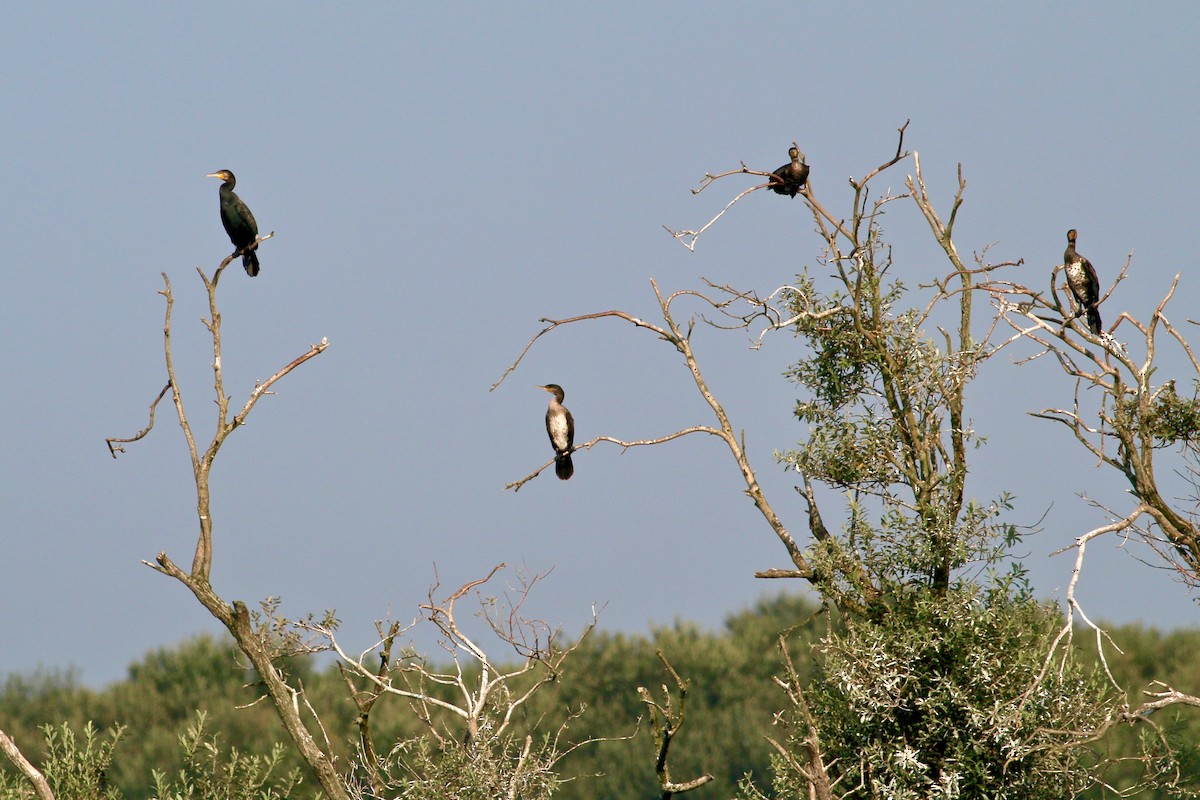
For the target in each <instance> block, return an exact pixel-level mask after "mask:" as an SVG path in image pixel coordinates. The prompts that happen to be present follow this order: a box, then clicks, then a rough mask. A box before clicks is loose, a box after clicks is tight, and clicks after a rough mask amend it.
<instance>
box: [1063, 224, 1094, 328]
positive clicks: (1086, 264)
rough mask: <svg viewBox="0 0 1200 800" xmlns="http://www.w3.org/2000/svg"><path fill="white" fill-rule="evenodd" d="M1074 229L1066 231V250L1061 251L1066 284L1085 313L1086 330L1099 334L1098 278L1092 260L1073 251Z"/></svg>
mask: <svg viewBox="0 0 1200 800" xmlns="http://www.w3.org/2000/svg"><path fill="white" fill-rule="evenodd" d="M1075 236H1076V233H1075V229H1074V228H1072V229H1071V230H1069V231H1067V251H1066V252H1065V253H1063V264H1065V265H1066V270H1065V272H1066V273H1067V286H1069V287H1070V289H1071V294H1073V295H1075V302H1076V303H1078V304H1079V307H1080V309H1082V310H1083V311H1084V312H1086V313H1087V324H1088V330H1090V331H1091V332H1092V333H1094V334H1096V335H1097V336H1099V335H1100V331H1101V330H1102V326H1101V323H1100V309H1099V308H1098V306H1099V304H1100V279H1099V278H1098V277H1096V268H1095V267H1093V266H1092V262H1090V261H1088V260H1087V259H1086V258H1084V257H1083V256H1081V255H1080V254H1079V253H1077V252H1075Z"/></svg>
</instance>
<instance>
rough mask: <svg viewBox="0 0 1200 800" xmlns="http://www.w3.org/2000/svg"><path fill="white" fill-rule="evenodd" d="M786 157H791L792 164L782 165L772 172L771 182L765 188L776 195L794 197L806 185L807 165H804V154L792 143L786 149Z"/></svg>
mask: <svg viewBox="0 0 1200 800" xmlns="http://www.w3.org/2000/svg"><path fill="white" fill-rule="evenodd" d="M788 155H789V156H791V159H792V163H790V164H784V165H783V166H782V167H780V168H779V169H777V170H775V171H774V172H772V173H771V182H770V183H769V184H767V186H768V188H770V189H771V191H773V192H775V193H777V194H786V195H791V196H792V197H795V196H796V192H798V191H800V190H801V189H803V188H804V184H806V183H808V164H805V163H804V153H801V152H800V148H799V147H796V145H795V144H794V143H793V144H792V146H791V147H789V148H788Z"/></svg>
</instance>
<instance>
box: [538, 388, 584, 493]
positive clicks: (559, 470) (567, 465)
mask: <svg viewBox="0 0 1200 800" xmlns="http://www.w3.org/2000/svg"><path fill="white" fill-rule="evenodd" d="M537 388H539V389H543V390H545V391H547V392H549V393H550V394H552V395H554V396H553V397H552V398H550V407H549V408H547V409H546V433H548V434H550V446H551V447H553V448H554V474H555V475H557V476H558V477H559V479H560V480H564V481H565V480H567V479H568V478H570V477H571V476H572V475H574V474H575V465H574V464H572V463H571V450H573V449H574V446H575V418H574V417H572V416H571V412H570V411H568V410H567V407H566V406H564V405H563V404H562V401H563V398H564V397H566V396H567V395H566V393H565V392H564V391H563V389H562V387H561V386H559V385H558V384H557V383H549V384H546V385H545V386H539V387H537Z"/></svg>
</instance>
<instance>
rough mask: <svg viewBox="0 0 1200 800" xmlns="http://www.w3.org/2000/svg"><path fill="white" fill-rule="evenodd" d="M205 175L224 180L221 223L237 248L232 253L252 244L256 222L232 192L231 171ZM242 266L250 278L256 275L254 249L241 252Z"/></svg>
mask: <svg viewBox="0 0 1200 800" xmlns="http://www.w3.org/2000/svg"><path fill="white" fill-rule="evenodd" d="M205 177H208V178H220V179H221V180H222V181H224V183H222V184H221V224H222V225H224V226H225V232H226V233H227V234H229V241H231V242H233V246H234V247H236V248H237V250H234V253H237V252H238V250H243V249H245V248H246V247H248V246H249V245H252V244H254V240H255V239H257V238H258V223H257V222H255V221H254V215H253V214H251V213H250V209H248V208H246V204H245V203H243V202H242V198H240V197H238V196H237V195H236V194H234V193H233V187H234V186H236V185H237V178H235V177H233V173H232V172H230V171H229V170H227V169H222V170H218V171H217V172H210V173H209V174H208V175H207V176H205ZM242 266H243V267H245V268H246V274H247V275H249V276H250V277H251V278H253V277H254V276H255V275H257V274H258V253H257V252H256V251H254V250H246V251H245V252H244V253H242Z"/></svg>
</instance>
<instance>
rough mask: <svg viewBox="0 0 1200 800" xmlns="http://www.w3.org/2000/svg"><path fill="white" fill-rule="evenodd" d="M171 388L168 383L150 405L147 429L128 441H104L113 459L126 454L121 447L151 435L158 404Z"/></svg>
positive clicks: (110, 439) (115, 439)
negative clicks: (120, 454) (118, 454)
mask: <svg viewBox="0 0 1200 800" xmlns="http://www.w3.org/2000/svg"><path fill="white" fill-rule="evenodd" d="M170 388H171V384H169V383H168V384H167V385H166V386H164V387H163V388H162V391H161V392H159V393H158V397H156V398H154V402H153V403H151V404H150V422H149V423H148V424H147V425H146V427H144V428H142V429H141V430H140V431H138V432H137V433H135V434H134V435H133V436H131V437H129V438H128V439H118V438H116V437H112V436H110V437H109V438H107V439H105V440H104V443H105V444H107V445H108V452H109V453H111V454H112V457H113V458H116V457H117V453H124V452H125V448H124V447H120V446H119V445H121V444H130V443H131V442H136V441H138V440H139V439H142V438H143V437H145V436H146V434H148V433H150V431H151V430H152V429H153V428H154V412H155V409H156V408H157V406H158V402H159V401H160V400H162V399H163V398H164V397H166V395H167V390H168V389H170Z"/></svg>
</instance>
